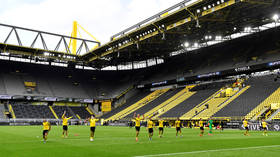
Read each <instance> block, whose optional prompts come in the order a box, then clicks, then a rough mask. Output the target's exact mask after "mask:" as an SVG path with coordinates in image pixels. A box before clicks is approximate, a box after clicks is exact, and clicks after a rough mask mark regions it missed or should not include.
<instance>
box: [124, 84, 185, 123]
mask: <svg viewBox="0 0 280 157" xmlns="http://www.w3.org/2000/svg"><path fill="white" fill-rule="evenodd" d="M180 90H181V89H180V88H178V89H169V90H168V91H167V92H165V93H164V94H162V95H161V96H159V97H158V98H157V99H155V100H154V101H152V102H150V103H148V104H147V105H145V106H143V107H141V108H139V109H138V110H136V111H134V113H137V114H141V115H143V114H145V113H147V112H148V111H150V110H152V109H153V108H155V107H156V106H158V105H159V104H162V103H163V102H165V101H166V100H167V99H169V98H170V97H172V96H174V95H175V94H176V93H177V92H179V91H180ZM134 113H130V114H129V115H127V116H126V117H125V118H126V119H131V118H133V114H134Z"/></svg>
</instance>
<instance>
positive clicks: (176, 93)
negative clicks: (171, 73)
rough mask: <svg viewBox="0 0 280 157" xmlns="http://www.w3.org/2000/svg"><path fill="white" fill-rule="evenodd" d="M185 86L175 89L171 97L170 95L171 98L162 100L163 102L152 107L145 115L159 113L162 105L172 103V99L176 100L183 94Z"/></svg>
mask: <svg viewBox="0 0 280 157" xmlns="http://www.w3.org/2000/svg"><path fill="white" fill-rule="evenodd" d="M184 91H185V90H184V88H177V89H176V90H174V93H173V94H172V96H171V97H169V99H167V100H165V101H164V102H162V103H161V104H157V106H156V107H154V108H152V109H151V110H149V111H147V112H146V113H145V114H144V115H145V117H150V116H154V115H156V114H158V111H159V109H161V108H162V107H164V106H165V105H167V104H169V103H171V102H172V101H174V100H175V99H176V98H178V97H179V96H181V95H182V94H183V93H184Z"/></svg>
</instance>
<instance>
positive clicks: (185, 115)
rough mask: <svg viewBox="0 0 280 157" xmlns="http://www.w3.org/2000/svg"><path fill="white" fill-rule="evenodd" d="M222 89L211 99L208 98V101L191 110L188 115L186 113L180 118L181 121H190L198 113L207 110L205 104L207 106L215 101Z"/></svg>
mask: <svg viewBox="0 0 280 157" xmlns="http://www.w3.org/2000/svg"><path fill="white" fill-rule="evenodd" d="M221 90H222V89H220V90H218V91H217V92H215V93H214V94H212V95H211V96H210V97H208V98H207V99H206V100H204V101H202V102H201V103H199V104H198V105H196V107H194V108H193V109H191V110H190V111H188V112H187V113H185V114H184V115H182V116H181V117H180V119H184V120H188V119H191V118H192V117H194V116H195V115H196V113H199V112H201V111H202V110H204V108H205V104H207V102H208V101H209V100H211V99H213V98H214V97H215V96H216V95H217V94H219V93H220V92H221Z"/></svg>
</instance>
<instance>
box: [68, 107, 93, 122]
mask: <svg viewBox="0 0 280 157" xmlns="http://www.w3.org/2000/svg"><path fill="white" fill-rule="evenodd" d="M70 109H71V110H72V111H73V112H74V113H75V115H76V117H77V118H79V119H87V118H89V117H90V115H91V114H90V113H89V112H88V111H87V109H86V107H83V106H82V107H74V106H70Z"/></svg>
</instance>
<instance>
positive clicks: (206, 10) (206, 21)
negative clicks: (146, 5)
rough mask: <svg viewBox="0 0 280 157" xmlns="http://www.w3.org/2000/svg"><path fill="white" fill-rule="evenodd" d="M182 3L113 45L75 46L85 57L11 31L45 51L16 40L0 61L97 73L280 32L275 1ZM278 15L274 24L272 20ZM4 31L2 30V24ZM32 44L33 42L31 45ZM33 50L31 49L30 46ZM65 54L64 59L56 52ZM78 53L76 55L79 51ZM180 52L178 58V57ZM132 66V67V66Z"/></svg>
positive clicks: (278, 7) (278, 5)
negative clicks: (72, 65) (239, 36)
mask: <svg viewBox="0 0 280 157" xmlns="http://www.w3.org/2000/svg"><path fill="white" fill-rule="evenodd" d="M190 1H191V0H184V1H182V2H181V3H178V4H176V5H174V6H172V7H170V8H168V9H166V10H164V11H162V12H160V13H158V14H156V15H154V16H152V17H150V18H148V19H146V20H144V21H142V22H139V23H138V24H136V25H134V26H132V27H130V28H128V29H126V30H124V31H121V32H120V33H117V34H115V35H113V36H112V37H111V41H110V42H108V43H106V44H104V45H102V46H100V47H98V48H97V49H94V50H90V48H89V47H90V46H89V45H90V43H93V44H96V43H97V42H96V41H87V40H83V39H77V40H79V43H80V44H81V48H82V47H85V50H86V52H88V53H86V54H84V55H79V52H75V53H76V54H77V55H73V52H71V50H69V49H68V48H67V44H69V43H68V42H65V41H66V40H69V39H70V38H71V37H67V36H62V35H57V34H53V33H47V32H41V31H36V30H31V29H25V28H20V27H15V26H9V25H4V26H6V27H11V28H12V31H11V32H10V33H13V31H14V33H16V36H17V37H18V35H17V32H16V30H18V29H23V30H27V31H33V32H35V33H37V36H38V38H37V37H36V38H35V40H34V41H33V40H32V41H33V42H37V40H39V38H41V43H42V45H43V49H36V48H33V47H32V46H30V47H25V46H23V45H22V43H21V41H20V39H19V38H17V41H18V43H16V44H15V45H9V44H6V43H0V50H1V55H2V54H5V53H7V54H8V55H9V57H10V56H17V57H21V58H27V59H34V60H35V59H37V60H38V59H39V60H43V61H46V62H49V61H54V62H64V63H68V62H69V61H70V62H76V63H77V64H78V65H90V66H92V67H96V68H98V69H102V68H104V67H107V66H115V65H120V64H124V65H125V64H126V63H128V62H130V63H131V62H137V61H147V60H149V59H155V58H156V59H157V60H158V59H166V58H168V57H170V56H172V55H174V54H179V53H182V52H183V53H185V52H188V51H192V50H195V49H197V48H200V47H207V46H209V45H210V44H211V42H213V41H214V40H215V41H217V40H220V41H223V40H231V39H232V35H233V34H236V33H240V32H245V33H246V32H247V33H250V32H258V31H261V29H260V26H262V27H266V24H269V23H272V22H275V24H277V26H279V22H280V21H279V13H280V1H279V0H278V1H277V0H197V1H195V2H193V3H190ZM143 11H144V10H143ZM276 15H277V17H278V18H277V19H276ZM1 25H3V24H1ZM46 35H50V36H57V37H58V40H57V43H56V47H55V49H54V50H50V49H48V46H47V45H45V44H44V40H45V39H44V38H43V37H45V36H46ZM32 41H31V42H32ZM32 44H33V43H32ZM59 49H64V51H66V53H64V52H60V51H59ZM79 50H81V49H78V51H79ZM181 51H182V52H181ZM132 66H133V65H132Z"/></svg>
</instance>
